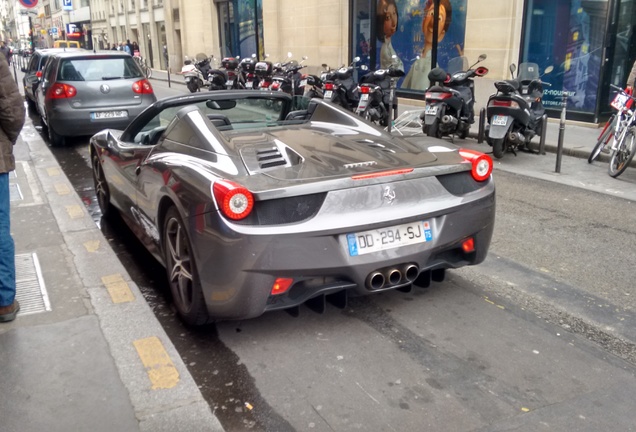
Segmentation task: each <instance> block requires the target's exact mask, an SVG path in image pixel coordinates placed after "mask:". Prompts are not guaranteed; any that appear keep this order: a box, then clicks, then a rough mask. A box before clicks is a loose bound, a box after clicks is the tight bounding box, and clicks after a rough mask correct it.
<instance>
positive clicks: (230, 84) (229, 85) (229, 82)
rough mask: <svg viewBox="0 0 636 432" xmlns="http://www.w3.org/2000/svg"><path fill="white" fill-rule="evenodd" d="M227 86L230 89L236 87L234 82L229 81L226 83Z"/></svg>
mask: <svg viewBox="0 0 636 432" xmlns="http://www.w3.org/2000/svg"><path fill="white" fill-rule="evenodd" d="M225 85H226V86H228V87H232V86H233V85H234V80H227V81H226V82H225Z"/></svg>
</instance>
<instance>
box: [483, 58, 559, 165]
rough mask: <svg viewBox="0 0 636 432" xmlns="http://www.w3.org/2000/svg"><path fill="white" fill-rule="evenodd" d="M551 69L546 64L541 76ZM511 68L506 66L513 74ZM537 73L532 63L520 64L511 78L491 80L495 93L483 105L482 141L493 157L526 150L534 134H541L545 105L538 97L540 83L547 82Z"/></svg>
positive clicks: (511, 66)
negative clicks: (483, 133) (483, 132)
mask: <svg viewBox="0 0 636 432" xmlns="http://www.w3.org/2000/svg"><path fill="white" fill-rule="evenodd" d="M553 69H554V68H553V67H552V66H548V67H547V68H546V69H545V72H544V73H543V75H545V74H549V73H550V72H552V70H553ZM515 70H516V66H515V65H514V64H512V65H510V74H511V76H513V77H514V73H515ZM541 76H542V75H540V74H539V66H538V65H537V64H536V63H521V64H520V65H519V72H518V74H517V77H516V78H515V79H511V80H505V81H497V82H495V88H496V89H497V92H496V93H495V94H493V95H492V96H490V98H489V99H488V107H487V108H486V118H487V119H488V125H486V131H487V134H486V136H487V138H486V141H487V142H488V144H489V145H491V146H492V153H493V155H494V156H495V157H496V158H497V159H499V158H502V157H503V155H504V154H505V153H506V152H507V151H509V152H511V153H514V154H515V155H516V151H517V150H527V149H528V144H529V143H530V140H531V139H532V138H533V137H534V136H535V135H540V136H542V128H543V124H544V123H545V119H544V116H545V108H544V106H543V102H542V100H541V99H542V98H543V86H544V85H547V86H550V84H549V83H546V82H544V81H541ZM542 138H543V136H542Z"/></svg>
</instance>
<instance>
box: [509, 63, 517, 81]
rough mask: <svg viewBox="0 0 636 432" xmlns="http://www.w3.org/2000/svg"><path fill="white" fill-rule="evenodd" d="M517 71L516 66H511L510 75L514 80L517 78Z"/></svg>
mask: <svg viewBox="0 0 636 432" xmlns="http://www.w3.org/2000/svg"><path fill="white" fill-rule="evenodd" d="M516 70H517V66H515V64H514V63H513V64H511V65H510V75H512V77H513V78H514V76H515V71H516Z"/></svg>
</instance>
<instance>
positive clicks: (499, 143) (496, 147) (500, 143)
mask: <svg viewBox="0 0 636 432" xmlns="http://www.w3.org/2000/svg"><path fill="white" fill-rule="evenodd" d="M505 152H506V148H505V146H504V140H503V138H501V139H496V140H492V154H493V156H495V157H496V158H497V159H501V158H502V157H503V156H504V153H505Z"/></svg>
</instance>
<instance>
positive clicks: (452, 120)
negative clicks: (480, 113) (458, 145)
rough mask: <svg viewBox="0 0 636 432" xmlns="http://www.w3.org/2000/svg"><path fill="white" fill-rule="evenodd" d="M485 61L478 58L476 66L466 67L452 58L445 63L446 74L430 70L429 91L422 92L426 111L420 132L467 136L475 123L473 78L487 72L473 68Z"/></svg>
mask: <svg viewBox="0 0 636 432" xmlns="http://www.w3.org/2000/svg"><path fill="white" fill-rule="evenodd" d="M484 60H486V54H482V55H480V56H479V58H478V60H477V62H476V63H474V64H473V65H472V66H470V67H468V60H467V59H466V57H456V58H454V59H451V60H450V61H449V62H448V68H447V71H444V69H442V68H434V69H432V70H431V71H430V72H429V74H428V79H429V81H430V82H431V87H429V88H428V89H427V90H426V95H425V98H426V108H425V109H424V112H423V113H422V115H421V119H422V120H423V123H422V131H423V132H424V133H425V134H426V135H428V136H433V137H437V138H441V137H443V136H446V135H458V136H459V137H460V138H462V139H464V138H466V137H467V136H468V132H469V131H470V126H471V125H472V124H473V123H474V122H475V108H474V106H475V83H474V81H473V80H474V78H475V77H482V76H484V75H486V74H487V73H488V68H485V67H483V66H480V67H478V68H476V69H474V68H475V66H476V65H477V64H478V63H480V62H482V61H484Z"/></svg>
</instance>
